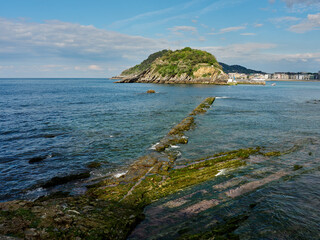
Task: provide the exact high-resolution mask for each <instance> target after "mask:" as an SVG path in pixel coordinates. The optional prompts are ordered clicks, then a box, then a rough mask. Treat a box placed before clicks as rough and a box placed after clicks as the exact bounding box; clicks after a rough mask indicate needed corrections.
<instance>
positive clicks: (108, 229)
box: [0, 97, 285, 239]
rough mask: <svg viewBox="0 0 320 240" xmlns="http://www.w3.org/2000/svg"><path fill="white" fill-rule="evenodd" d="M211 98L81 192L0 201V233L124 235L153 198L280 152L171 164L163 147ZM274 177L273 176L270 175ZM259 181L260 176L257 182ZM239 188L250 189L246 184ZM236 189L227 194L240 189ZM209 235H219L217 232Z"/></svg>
mask: <svg viewBox="0 0 320 240" xmlns="http://www.w3.org/2000/svg"><path fill="white" fill-rule="evenodd" d="M214 100H215V98H214V97H209V98H207V99H205V100H204V101H203V102H202V103H201V104H200V105H199V106H198V107H197V108H195V109H194V110H193V111H192V112H191V113H190V115H189V116H188V117H186V118H185V119H183V120H182V121H181V122H180V123H179V124H177V125H176V126H174V127H173V128H172V129H171V130H170V131H169V133H168V134H167V136H165V137H164V138H163V139H162V140H161V141H160V144H161V147H160V146H159V147H158V148H156V149H155V151H153V152H152V153H150V154H148V155H146V156H143V157H141V158H139V159H138V160H137V161H135V162H134V163H133V164H132V165H131V166H130V167H129V169H128V172H127V173H126V174H125V175H123V176H121V177H119V178H110V179H106V180H103V181H101V182H99V183H96V184H94V185H91V186H90V187H89V189H88V191H87V192H86V193H85V194H84V195H82V196H75V197H71V196H68V197H66V196H64V195H63V194H62V195H59V194H54V195H51V196H47V197H42V198H39V199H37V200H35V201H33V202H32V201H24V200H17V201H11V202H3V203H0V234H2V235H8V236H14V237H20V238H25V239H126V238H127V237H128V236H129V234H130V233H131V232H132V230H133V229H134V228H135V227H136V226H137V224H138V223H139V222H141V221H142V220H143V219H144V215H143V210H144V208H145V207H146V206H147V205H149V204H151V203H152V202H155V201H157V200H159V199H161V198H163V197H166V196H168V195H171V194H173V193H176V192H177V191H180V190H183V189H185V188H187V187H190V186H193V185H196V184H199V183H202V182H205V181H208V180H211V179H213V178H214V177H216V176H217V175H218V174H219V172H220V171H221V170H223V169H235V168H238V167H241V166H245V165H246V159H248V158H249V157H250V156H252V155H263V156H264V157H274V156H280V155H281V154H284V153H280V152H272V153H263V152H262V151H261V149H260V148H259V147H257V148H247V149H239V150H235V151H230V152H222V153H218V154H214V155H212V156H207V157H205V158H201V159H198V160H196V161H192V162H190V163H188V164H185V165H183V166H179V168H176V167H174V162H175V160H176V159H177V155H176V154H175V153H174V152H170V151H167V150H168V148H169V147H170V145H171V144H186V143H188V141H187V139H186V137H185V136H184V133H185V132H186V131H189V130H190V129H192V127H195V123H194V118H195V117H196V116H197V115H199V114H203V113H205V112H206V111H207V110H208V109H209V108H210V106H211V105H212V103H213V102H214ZM284 175H285V174H281V177H282V176H284ZM274 179H278V178H276V177H273V178H270V179H269V180H270V181H272V180H274ZM263 183H265V182H259V184H260V185H262V184H263ZM242 191H245V192H248V191H250V189H249V187H247V188H245V190H242ZM238 192H239V191H238ZM238 192H237V193H233V195H232V196H231V197H234V196H236V195H237V194H238V195H239V193H238ZM235 194H236V195H235ZM238 195H237V196H238ZM219 202H220V201H216V200H214V199H213V200H212V201H206V202H202V203H199V204H198V205H196V206H194V207H191V208H187V209H184V210H183V211H182V212H183V214H197V213H199V212H201V211H204V210H206V209H208V208H211V207H214V206H216V205H217V204H219ZM230 231H231V230H230ZM232 231H233V230H232ZM214 236H215V237H217V236H219V232H215V233H214Z"/></svg>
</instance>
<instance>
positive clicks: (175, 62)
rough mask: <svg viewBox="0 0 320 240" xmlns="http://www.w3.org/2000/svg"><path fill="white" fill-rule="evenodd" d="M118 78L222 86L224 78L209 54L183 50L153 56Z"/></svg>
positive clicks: (223, 74) (225, 76)
mask: <svg viewBox="0 0 320 240" xmlns="http://www.w3.org/2000/svg"><path fill="white" fill-rule="evenodd" d="M119 78H121V79H122V80H121V81H119V82H149V83H212V84H226V81H227V78H228V76H227V75H226V74H225V73H224V72H223V70H222V67H221V66H220V65H219V63H218V61H217V59H216V58H215V56H213V55H212V54H211V53H208V52H206V51H202V50H198V49H192V48H190V47H186V48H183V49H181V50H175V51H172V50H162V51H159V52H156V53H153V54H151V55H150V56H149V57H148V58H147V59H146V60H144V61H143V62H142V63H140V64H138V65H136V66H134V67H132V68H129V69H127V70H124V71H123V72H122V73H121V74H120V76H119Z"/></svg>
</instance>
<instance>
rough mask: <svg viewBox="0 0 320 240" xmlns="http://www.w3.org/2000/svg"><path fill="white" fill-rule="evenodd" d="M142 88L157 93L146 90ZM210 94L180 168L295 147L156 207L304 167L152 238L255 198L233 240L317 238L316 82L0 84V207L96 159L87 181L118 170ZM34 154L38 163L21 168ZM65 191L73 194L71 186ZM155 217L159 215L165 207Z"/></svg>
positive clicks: (319, 131) (319, 132)
mask: <svg viewBox="0 0 320 240" xmlns="http://www.w3.org/2000/svg"><path fill="white" fill-rule="evenodd" d="M148 89H154V90H156V92H157V93H156V94H145V92H146V91H147V90H148ZM208 96H216V97H218V98H217V99H216V101H215V102H214V104H213V106H212V107H211V109H210V110H209V111H208V112H207V113H206V114H205V115H201V116H198V117H197V118H196V125H197V127H196V128H195V129H194V130H191V131H189V132H188V133H187V135H188V137H189V143H188V144H187V145H182V146H180V148H179V149H178V150H179V151H180V152H181V157H180V158H179V159H178V163H179V161H184V160H190V159H191V160H192V159H197V158H201V157H203V156H206V155H209V154H213V153H216V152H221V151H228V150H234V149H238V148H242V147H254V146H264V147H265V148H267V149H268V150H283V149H287V148H290V147H292V146H295V145H296V146H299V149H298V150H297V151H295V152H294V153H292V154H289V155H285V156H281V157H278V158H273V159H271V160H269V161H263V160H256V161H255V160H254V159H253V160H250V161H252V163H249V164H248V166H247V167H246V168H244V169H240V170H239V171H238V172H233V173H230V174H226V175H222V176H220V177H218V178H217V179H216V180H214V181H211V182H208V183H206V184H202V185H199V186H196V187H194V188H191V189H187V190H186V191H184V192H181V193H179V194H177V195H175V196H171V197H170V198H168V199H164V200H163V202H161V201H160V202H159V203H158V205H161V204H162V203H164V202H165V201H169V200H170V199H174V198H178V197H180V196H181V195H183V194H188V193H192V192H194V191H197V190H206V192H207V193H206V194H204V195H195V197H194V198H192V199H193V200H192V201H194V202H196V201H199V199H200V200H201V199H211V198H217V196H218V195H219V194H220V193H221V191H213V190H212V189H213V186H214V185H215V184H218V183H222V182H225V181H227V180H229V179H231V178H233V177H235V176H236V177H243V178H242V179H244V181H249V180H250V179H251V180H252V179H259V178H263V177H265V176H267V175H268V174H269V173H273V172H277V171H289V170H288V169H292V167H293V165H295V164H300V165H303V166H304V168H303V171H302V170H301V171H296V172H290V173H289V175H290V176H291V177H292V178H290V179H288V180H286V181H284V180H279V181H276V182H273V183H270V184H267V185H266V186H264V187H262V188H259V190H257V191H253V192H252V193H250V194H246V195H244V196H242V197H241V198H238V199H235V200H228V201H226V202H224V203H223V204H221V206H220V205H219V206H218V207H216V208H213V209H209V210H207V211H205V212H204V213H201V214H199V215H198V216H196V217H190V218H184V221H182V222H179V221H177V222H176V224H173V225H172V226H174V227H172V228H170V227H168V226H167V227H166V228H164V229H161V231H160V230H159V231H158V233H157V234H158V235H157V234H154V235H153V237H154V238H160V237H162V238H163V239H170V238H172V237H173V236H177V235H176V234H177V229H181V228H188V226H193V225H194V223H195V222H198V223H199V224H202V225H201V226H203V225H208V226H210V223H211V222H212V221H215V220H217V219H216V218H218V220H219V216H220V215H221V216H222V215H225V214H226V212H227V213H230V212H241V211H244V209H246V208H248V204H249V203H252V202H255V203H257V202H258V205H257V207H255V208H254V209H253V210H250V212H251V213H250V217H249V218H248V220H246V221H245V222H244V223H243V224H242V225H241V227H240V228H239V229H238V230H237V232H238V233H239V234H240V236H241V238H243V239H250V238H252V239H257V238H260V239H319V238H320V236H319V232H320V225H319V222H320V212H319V211H320V210H319V209H320V205H319V204H320V184H319V183H320V173H319V166H320V162H319V159H320V155H319V146H320V124H319V120H320V114H319V113H320V102H314V101H313V100H320V82H310V83H304V82H277V85H276V86H271V83H270V82H268V83H267V85H266V86H253V85H252V86H251V85H249V86H246V85H239V86H230V87H228V86H205V85H154V84H114V83H113V81H112V80H106V79H0V201H6V200H10V199H16V198H32V197H35V196H36V195H37V194H44V193H45V190H44V189H39V188H38V186H39V185H41V184H42V183H44V182H46V181H47V180H48V179H50V178H52V177H54V176H64V175H68V174H70V173H78V172H81V171H85V170H87V167H86V164H87V163H89V162H93V161H98V162H101V163H102V168H101V169H99V170H93V171H92V176H93V177H98V176H105V175H108V174H113V173H116V172H121V171H124V169H125V168H126V166H128V164H130V163H131V162H133V161H134V160H135V159H136V158H137V157H139V156H142V155H144V154H146V153H148V152H149V151H150V147H151V146H152V145H153V144H155V143H156V142H158V141H159V140H160V139H161V138H162V137H163V136H164V135H165V134H166V133H167V132H168V131H169V130H170V128H171V127H172V126H174V125H175V124H177V123H178V122H180V121H181V119H183V118H184V117H185V116H187V114H188V113H189V112H191V111H192V109H194V108H195V107H196V106H197V105H198V104H199V103H200V102H201V101H202V100H203V99H204V98H206V97H208ZM310 152H311V155H309V153H310ZM37 156H45V157H46V159H45V160H44V161H42V162H39V163H34V164H29V163H28V161H29V160H30V159H31V158H32V157H37ZM253 171H255V174H253V173H252V172H253ZM257 171H260V172H259V174H257ZM72 187H73V188H74V189H77V185H76V186H74V185H73V186H72ZM79 188H80V187H79ZM74 191H77V190H74ZM79 191H80V190H79ZM261 199H263V200H261ZM192 201H191V202H192ZM190 204H191V203H190ZM152 207H157V206H151V207H150V209H151V208H152ZM172 211H175V209H173V210H172ZM147 212H148V211H147ZM161 214H162V215H163V216H164V215H166V216H167V215H170V211H169V210H168V211H164V212H163V213H161ZM161 214H160V215H159V216H158V217H159V218H161ZM212 216H217V217H212ZM221 216H220V217H221ZM150 218H151V216H150ZM148 221H149V222H150V219H149V220H148V215H147V216H146V220H145V221H144V222H142V224H141V225H140V228H145V229H148ZM164 226H165V225H164ZM151 232H152V231H150V233H151ZM159 234H160V235H159ZM145 237H147V238H148V237H150V236H145ZM150 238H152V237H150Z"/></svg>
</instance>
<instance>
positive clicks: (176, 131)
mask: <svg viewBox="0 0 320 240" xmlns="http://www.w3.org/2000/svg"><path fill="white" fill-rule="evenodd" d="M193 123H194V118H193V117H186V118H185V119H183V120H182V121H181V122H180V123H179V124H177V125H176V126H174V127H173V128H172V129H171V130H170V132H169V133H168V135H181V134H182V133H183V132H185V131H189V130H190V128H191V126H192V124H193Z"/></svg>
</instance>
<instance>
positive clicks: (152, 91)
mask: <svg viewBox="0 0 320 240" xmlns="http://www.w3.org/2000/svg"><path fill="white" fill-rule="evenodd" d="M147 93H156V91H155V90H152V89H149V90H148V91H147Z"/></svg>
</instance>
